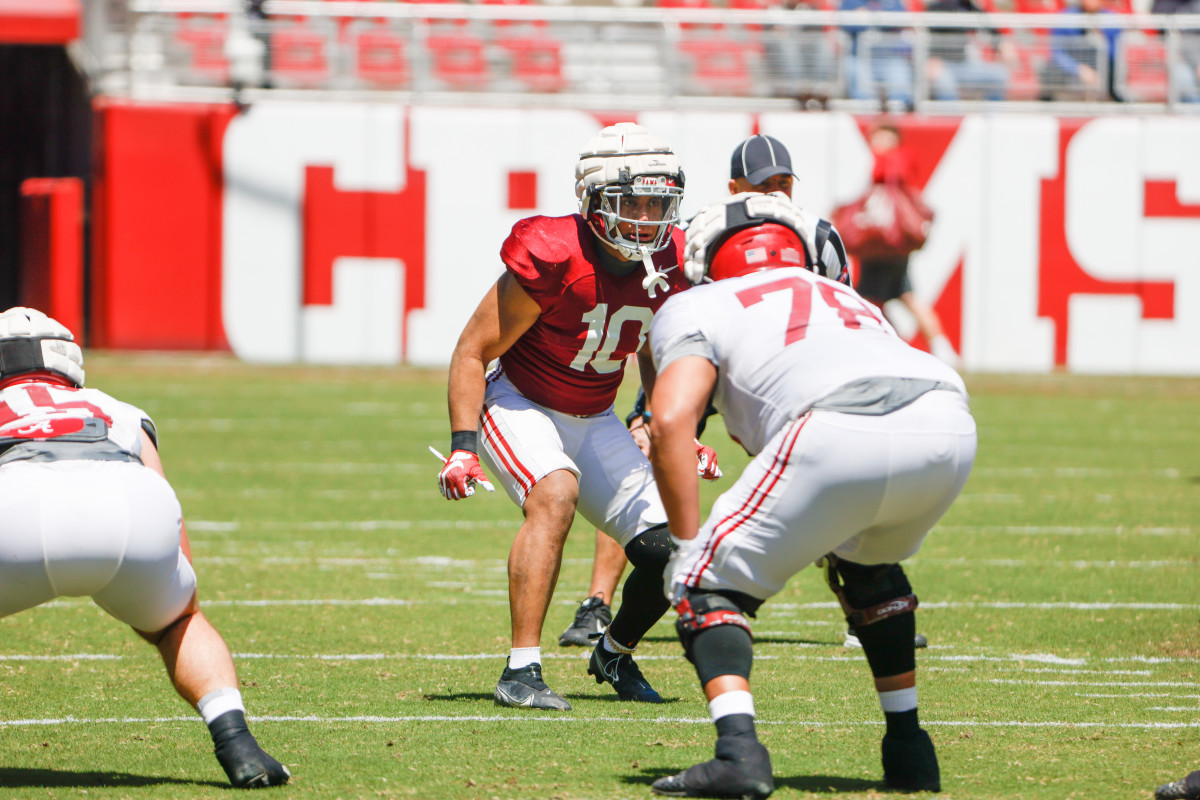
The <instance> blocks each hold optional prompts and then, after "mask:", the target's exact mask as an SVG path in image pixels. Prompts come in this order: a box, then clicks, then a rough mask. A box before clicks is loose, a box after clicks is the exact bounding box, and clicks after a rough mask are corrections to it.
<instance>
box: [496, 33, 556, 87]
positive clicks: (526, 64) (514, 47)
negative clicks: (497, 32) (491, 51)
mask: <svg viewBox="0 0 1200 800" xmlns="http://www.w3.org/2000/svg"><path fill="white" fill-rule="evenodd" d="M496 44H498V45H500V47H501V48H503V49H504V51H505V52H506V53H507V54H508V55H509V57H510V58H511V59H512V61H511V74H512V76H513V77H514V78H516V79H517V80H519V81H520V82H521V83H523V84H524V85H525V86H526V87H527V88H528V89H530V90H531V91H535V92H559V91H562V90H563V88H565V87H566V83H567V81H566V79H565V78H564V77H563V72H562V66H563V59H562V44H561V43H560V42H558V41H556V40H554V39H551V38H550V37H548V36H531V37H521V38H506V39H500V40H498V41H497V42H496Z"/></svg>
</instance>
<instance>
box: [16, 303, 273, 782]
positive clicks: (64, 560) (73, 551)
mask: <svg viewBox="0 0 1200 800" xmlns="http://www.w3.org/2000/svg"><path fill="white" fill-rule="evenodd" d="M156 441H157V435H156V432H155V428H154V423H153V422H151V420H150V418H149V417H148V416H147V415H146V413H145V412H143V411H141V410H140V409H138V408H135V407H134V406H131V405H129V404H127V403H123V402H121V401H119V400H115V399H114V398H112V397H110V396H109V395H107V394H104V393H103V392H101V391H99V390H97V389H85V388H83V354H82V352H81V351H80V349H79V345H77V344H75V342H74V337H73V336H72V335H71V332H70V331H68V330H67V329H66V328H65V327H63V326H62V325H60V324H59V323H58V322H56V321H54V320H53V319H50V318H49V317H47V316H46V315H45V314H43V313H41V312H40V311H35V310H34V309H30V308H11V309H9V310H8V311H5V312H4V313H3V314H0V617H5V616H8V615H9V614H15V613H17V612H18V611H24V610H26V609H29V608H33V607H34V606H38V605H41V604H42V603H45V602H47V601H50V600H53V599H54V598H56V597H64V596H70V597H83V596H89V595H90V596H91V598H92V599H93V600H94V601H95V602H96V605H98V606H100V607H101V608H103V609H104V610H105V611H107V612H108V613H109V614H111V615H112V616H114V617H116V618H117V619H119V620H121V621H122V622H124V623H126V624H127V625H130V626H131V627H133V629H134V630H136V631H137V632H138V634H140V635H141V636H142V637H143V638H144V639H146V640H147V641H149V642H150V643H151V644H153V645H155V646H156V647H157V648H158V651H159V653H160V654H161V655H162V659H163V663H164V664H165V665H166V668H167V673H168V674H169V675H170V676H171V682H172V683H173V684H174V685H175V689H176V690H177V691H178V692H179V694H180V695H181V696H182V697H183V699H184V700H187V701H188V702H189V703H191V704H192V705H194V706H195V707H196V709H197V710H198V711H199V712H200V715H201V716H202V717H204V721H205V722H206V723H207V724H208V729H209V732H210V733H211V734H212V739H213V744H214V745H215V749H216V756H217V760H218V761H219V762H220V763H221V766H222V767H223V768H224V770H225V774H226V775H228V776H229V781H230V782H231V783H232V784H233V785H234V786H237V787H245V788H251V787H253V788H257V787H264V786H276V785H279V784H283V783H287V780H288V777H289V774H288V770H287V768H286V767H284V766H283V765H282V764H280V763H279V762H278V761H276V760H275V759H274V758H272V757H271V756H269V755H268V754H267V753H266V752H264V751H263V749H262V748H261V747H259V745H258V742H257V741H255V739H254V737H253V736H252V735H251V734H250V730H249V729H248V728H247V727H246V717H245V706H243V705H242V696H241V693H240V692H239V691H238V689H237V685H238V682H237V675H236V673H235V672H234V668H233V659H232V658H231V656H230V654H229V648H228V647H226V645H225V642H224V641H223V640H222V639H221V635H220V634H219V633H217V631H216V629H215V628H213V626H212V625H211V624H210V623H209V621H208V620H207V619H206V618H205V616H204V614H203V613H201V612H200V606H199V603H198V601H197V596H196V573H195V572H193V571H192V565H191V555H190V551H189V547H188V540H187V533H186V532H185V530H184V528H183V519H182V516H181V512H180V508H179V501H178V500H177V499H176V497H175V492H174V491H173V490H172V489H171V486H170V484H168V483H167V481H166V478H165V477H164V475H163V469H162V462H161V461H160V460H159V457H158V450H157V449H156Z"/></svg>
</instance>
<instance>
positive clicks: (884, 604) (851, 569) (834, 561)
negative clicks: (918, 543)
mask: <svg viewBox="0 0 1200 800" xmlns="http://www.w3.org/2000/svg"><path fill="white" fill-rule="evenodd" d="M825 577H826V579H827V580H828V581H829V588H830V589H832V590H833V593H834V594H836V595H837V597H838V600H839V601H840V602H841V604H842V610H843V611H844V612H845V613H846V622H848V623H850V625H852V626H853V627H854V628H856V629H857V628H863V627H866V626H869V625H874V624H876V623H878V622H880V621H881V620H884V619H887V618H888V617H893V616H897V615H900V614H910V615H911V614H912V612H913V611H914V610H916V608H917V596H916V595H915V594H913V590H912V586H911V585H910V584H909V582H908V576H907V575H905V574H904V568H903V567H901V566H900V565H899V564H857V563H855V562H853V561H846V560H844V559H840V558H837V557H836V556H834V555H832V554H830V555H828V556H826V557H825Z"/></svg>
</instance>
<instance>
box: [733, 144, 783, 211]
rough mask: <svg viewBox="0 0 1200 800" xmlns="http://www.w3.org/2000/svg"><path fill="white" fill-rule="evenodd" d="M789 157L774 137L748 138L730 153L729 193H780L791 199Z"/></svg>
mask: <svg viewBox="0 0 1200 800" xmlns="http://www.w3.org/2000/svg"><path fill="white" fill-rule="evenodd" d="M794 178H795V175H793V174H792V157H791V156H790V155H788V151H787V148H786V147H784V146H783V142H781V141H779V140H778V139H776V138H775V137H774V136H763V135H761V134H758V135H755V136H751V137H750V138H749V139H747V140H746V141H744V142H742V143H741V144H739V145H738V146H737V148H736V149H734V151H733V159H732V160H731V161H730V163H729V193H730V194H737V193H738V192H763V193H766V192H783V193H784V194H786V195H787V196H788V197H791V196H792V180H793V179H794Z"/></svg>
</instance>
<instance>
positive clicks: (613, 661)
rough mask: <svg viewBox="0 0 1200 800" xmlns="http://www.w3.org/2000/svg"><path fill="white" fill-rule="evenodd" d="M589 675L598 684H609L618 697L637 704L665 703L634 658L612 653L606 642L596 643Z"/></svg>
mask: <svg viewBox="0 0 1200 800" xmlns="http://www.w3.org/2000/svg"><path fill="white" fill-rule="evenodd" d="M587 671H588V675H591V676H592V677H594V678H595V679H596V683H609V684H612V687H613V688H614V689H616V690H617V697H619V698H621V699H622V700H632V701H633V702H636V703H664V702H666V701H665V700H663V699H662V696H661V695H659V693H658V692H656V691H654V689H653V687H651V686H650V684H649V683H648V682H647V681H646V679H645V678H644V677H642V671H641V670H640V669H638V665H637V663H636V662H635V661H634V660H633V656H631V655H629V654H628V653H610V652H608V650H606V649H605V648H604V640H603V639H601V640H600V641H598V642H596V648H595V649H594V650H592V657H591V658H590V659H589V660H588V670H587Z"/></svg>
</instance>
